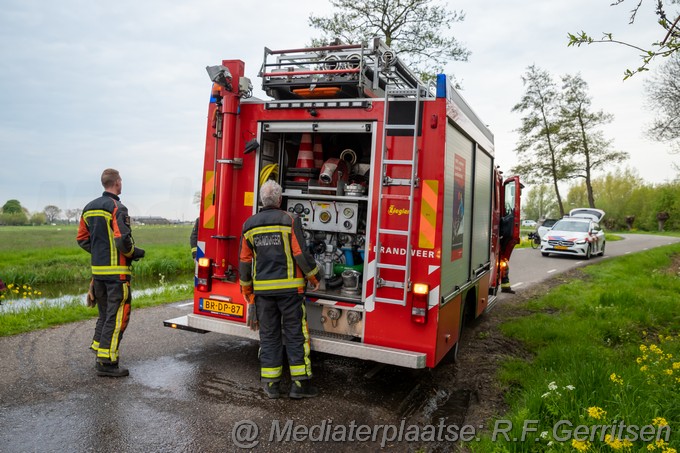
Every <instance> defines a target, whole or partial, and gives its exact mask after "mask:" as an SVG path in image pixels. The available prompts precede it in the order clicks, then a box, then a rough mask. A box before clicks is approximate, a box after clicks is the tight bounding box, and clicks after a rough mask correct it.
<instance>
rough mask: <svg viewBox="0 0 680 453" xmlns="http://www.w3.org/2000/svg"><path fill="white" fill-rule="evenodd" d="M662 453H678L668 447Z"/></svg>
mask: <svg viewBox="0 0 680 453" xmlns="http://www.w3.org/2000/svg"><path fill="white" fill-rule="evenodd" d="M663 453H678V450H676V449H675V448H673V447H668V448H666V449H665V450H664V451H663Z"/></svg>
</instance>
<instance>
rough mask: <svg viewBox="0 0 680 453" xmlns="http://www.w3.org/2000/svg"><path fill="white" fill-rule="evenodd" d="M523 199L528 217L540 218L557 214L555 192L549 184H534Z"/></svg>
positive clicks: (553, 216)
mask: <svg viewBox="0 0 680 453" xmlns="http://www.w3.org/2000/svg"><path fill="white" fill-rule="evenodd" d="M523 201H524V214H525V217H526V218H527V219H535V220H540V219H548V218H555V217H556V216H557V200H556V199H555V192H554V191H553V190H552V188H551V187H550V186H549V185H548V184H537V185H534V186H532V187H531V189H530V190H529V192H528V193H527V196H526V197H525V198H523Z"/></svg>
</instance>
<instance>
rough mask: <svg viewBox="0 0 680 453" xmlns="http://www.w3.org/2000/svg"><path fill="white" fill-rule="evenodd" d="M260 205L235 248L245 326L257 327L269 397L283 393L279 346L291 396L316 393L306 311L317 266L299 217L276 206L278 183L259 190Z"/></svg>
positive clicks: (261, 373)
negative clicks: (285, 360) (307, 291)
mask: <svg viewBox="0 0 680 453" xmlns="http://www.w3.org/2000/svg"><path fill="white" fill-rule="evenodd" d="M260 200H261V201H262V204H263V206H264V207H263V209H262V210H261V211H260V212H259V213H257V214H255V215H254V216H252V217H250V218H249V219H248V220H246V222H245V223H244V224H243V234H242V236H241V244H240V250H239V261H240V262H239V273H240V281H239V283H240V285H241V292H242V294H243V296H244V298H245V299H246V302H247V303H248V317H247V324H248V326H250V328H251V329H253V330H257V328H258V327H259V329H260V366H261V369H260V375H261V379H262V381H263V382H264V389H265V393H266V394H267V396H268V397H269V398H278V397H280V396H281V390H280V384H279V382H280V381H281V375H282V373H283V345H284V344H285V346H286V348H285V349H286V353H287V356H288V365H289V368H290V377H291V380H292V383H291V389H290V393H289V396H290V397H291V398H294V399H299V398H311V397H314V396H316V395H317V394H318V390H317V389H316V387H313V386H312V385H311V384H310V378H311V377H312V367H311V361H310V358H309V352H310V340H309V331H308V329H307V318H306V314H305V296H304V293H305V288H306V286H307V283H306V280H309V282H310V283H311V284H312V285H313V288H314V290H316V289H318V288H319V280H318V279H317V274H318V271H319V270H318V268H317V266H316V261H314V258H313V257H312V256H311V255H310V253H309V252H308V251H306V250H304V248H303V247H304V244H305V241H304V236H303V234H302V224H301V221H300V219H299V218H293V216H291V215H290V214H289V213H288V212H286V211H283V210H281V209H280V206H281V186H280V185H279V184H278V183H276V182H275V181H273V180H269V181H266V182H265V183H264V184H263V185H262V187H261V188H260Z"/></svg>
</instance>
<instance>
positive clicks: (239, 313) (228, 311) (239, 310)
mask: <svg viewBox="0 0 680 453" xmlns="http://www.w3.org/2000/svg"><path fill="white" fill-rule="evenodd" d="M200 309H201V310H202V311H209V312H210V313H219V314H221V315H227V316H235V317H237V318H243V305H241V304H233V303H231V302H224V301H222V300H213V299H201V305H200Z"/></svg>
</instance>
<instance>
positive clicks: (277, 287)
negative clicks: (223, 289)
mask: <svg viewBox="0 0 680 453" xmlns="http://www.w3.org/2000/svg"><path fill="white" fill-rule="evenodd" d="M304 244H305V241H304V236H303V234H302V224H301V222H300V219H299V218H293V216H291V215H290V214H288V213H287V212H286V211H282V210H281V209H278V208H264V209H263V210H262V211H260V212H259V213H258V214H255V215H254V216H252V217H250V218H249V219H248V220H246V222H245V223H244V224H243V234H242V235H241V244H240V247H239V248H240V250H239V274H240V282H239V283H240V284H241V286H246V287H247V286H252V288H253V292H254V293H255V294H262V295H276V294H291V293H300V294H302V293H304V291H305V287H306V281H305V278H307V279H316V274H317V273H318V272H319V269H318V268H317V266H316V261H314V257H312V255H311V254H310V253H309V252H308V251H307V250H304V249H303V246H304Z"/></svg>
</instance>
